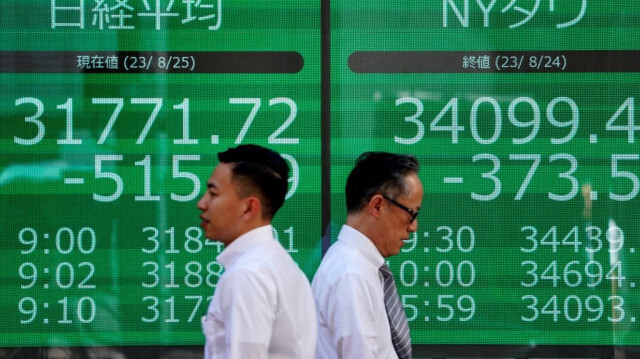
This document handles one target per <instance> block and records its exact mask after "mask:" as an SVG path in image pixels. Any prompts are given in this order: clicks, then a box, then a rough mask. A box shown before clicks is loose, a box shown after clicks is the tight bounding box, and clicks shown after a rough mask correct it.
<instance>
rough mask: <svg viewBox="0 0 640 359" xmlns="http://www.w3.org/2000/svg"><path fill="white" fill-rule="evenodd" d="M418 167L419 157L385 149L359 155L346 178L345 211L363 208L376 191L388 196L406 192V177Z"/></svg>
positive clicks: (395, 196)
mask: <svg viewBox="0 0 640 359" xmlns="http://www.w3.org/2000/svg"><path fill="white" fill-rule="evenodd" d="M419 170H420V165H419V164H418V160H417V159H416V158H415V157H414V156H411V155H398V154H394V153H388V152H365V153H363V154H361V155H360V157H358V159H357V160H356V165H355V167H354V168H353V170H351V173H350V174H349V177H348V178H347V186H346V188H345V193H346V197H347V213H354V212H357V211H360V210H362V209H363V208H364V207H365V205H366V204H367V203H368V202H369V201H370V200H371V198H372V197H373V196H374V195H376V194H378V193H380V194H385V195H387V196H390V197H391V198H397V197H399V196H401V195H405V196H407V195H409V194H410V193H409V192H408V191H409V189H408V188H407V186H406V182H405V176H407V175H408V174H410V173H416V174H417V173H418V171H419Z"/></svg>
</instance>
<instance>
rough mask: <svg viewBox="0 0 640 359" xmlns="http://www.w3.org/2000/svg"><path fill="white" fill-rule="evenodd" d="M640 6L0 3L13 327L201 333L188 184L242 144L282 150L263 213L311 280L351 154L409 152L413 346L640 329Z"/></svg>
mask: <svg viewBox="0 0 640 359" xmlns="http://www.w3.org/2000/svg"><path fill="white" fill-rule="evenodd" d="M639 12H640V6H639V5H638V4H637V3H635V2H634V1H631V0H615V1H613V2H604V1H594V0H572V1H568V0H536V1H529V0H475V1H474V0H471V1H468V0H437V1H417V0H408V1H402V2H399V3H389V2H379V1H371V0H362V1H346V0H335V1H329V0H315V1H308V0H303V1H300V0H296V1H294V0H278V1H271V2H260V1H249V0H241V1H234V2H224V1H220V0H202V1H187V0H185V1H169V0H122V1H121V0H104V1H89V0H41V1H29V2H24V1H15V0H10V1H2V2H0V44H1V45H0V119H1V120H2V124H1V125H0V126H1V128H2V131H1V132H0V208H1V213H2V215H1V216H0V227H1V228H2V229H3V231H2V233H3V235H4V236H3V239H4V241H3V244H2V245H1V246H0V253H1V254H3V255H4V256H5V257H6V259H5V260H4V261H2V262H1V263H0V270H1V272H2V277H1V278H0V289H1V290H3V291H4V293H5V295H4V296H3V297H2V299H0V307H1V308H2V309H3V310H4V312H5V313H7V315H6V317H7V318H6V320H5V321H6V323H7V324H6V325H5V326H4V327H3V329H2V330H0V332H1V333H2V335H1V336H0V347H17V348H19V347H56V346H78V347H85V346H86V347H90V346H117V345H120V346H172V345H176V346H201V345H202V344H203V341H204V337H203V335H202V332H201V327H200V317H201V316H202V315H203V314H204V313H205V312H206V308H207V305H208V303H209V301H210V299H211V296H212V295H213V293H214V291H215V287H216V283H217V280H218V278H219V277H220V276H221V275H222V273H223V272H224V268H223V267H222V266H221V265H220V263H218V262H217V261H216V260H215V258H216V256H217V254H219V253H220V251H221V250H222V249H223V247H222V245H221V244H219V243H214V242H210V241H207V240H206V239H205V238H204V235H203V233H202V230H201V229H200V227H199V226H198V223H199V220H198V217H197V216H198V214H199V211H198V210H197V208H196V203H197V200H198V199H199V197H200V196H201V195H202V193H203V192H204V190H205V186H206V179H207V178H208V177H209V175H210V173H211V171H212V170H213V168H214V166H215V165H216V164H217V159H216V154H217V153H218V152H220V151H224V150H226V149H227V148H229V147H234V146H236V145H238V144H246V143H255V144H258V145H263V146H266V147H269V148H271V149H273V150H276V151H278V152H279V153H281V154H282V155H283V157H284V158H285V159H286V160H287V162H288V163H289V165H290V167H291V178H290V185H289V191H288V193H287V199H286V203H285V205H284V206H283V208H282V209H281V210H280V212H279V213H278V214H277V215H276V217H275V220H274V223H273V224H274V229H275V236H276V238H277V239H278V240H279V241H280V242H281V243H282V245H283V246H284V248H285V249H287V251H288V252H289V253H291V255H292V257H293V258H294V260H295V261H296V262H297V263H298V265H299V266H300V267H301V269H302V270H303V271H304V272H305V274H306V275H307V276H308V278H309V279H312V278H313V275H314V274H315V270H316V269H317V267H318V265H319V263H320V260H321V257H322V253H323V251H324V250H326V249H327V248H328V246H329V245H330V243H331V240H335V237H336V235H337V232H338V230H339V228H340V226H341V224H342V223H344V221H345V218H346V213H345V205H344V203H345V200H344V187H345V181H346V178H347V176H348V173H349V171H350V170H351V169H352V168H353V165H354V161H355V159H356V158H357V157H358V156H359V155H360V154H361V153H362V152H365V151H376V150H379V151H389V152H395V153H409V154H413V155H415V156H416V157H418V159H419V161H420V163H421V171H420V174H419V175H420V178H421V180H422V183H423V185H424V188H425V195H424V200H423V203H422V208H421V211H420V213H421V214H420V216H419V217H418V223H419V226H418V231H417V232H416V233H414V234H413V236H412V237H411V238H410V239H409V240H408V241H407V242H406V245H405V246H404V247H403V249H402V252H401V253H400V254H399V255H397V256H394V257H391V258H389V263H390V267H391V269H392V271H393V272H394V273H395V277H396V283H397V285H398V287H399V293H400V297H401V300H402V302H403V304H404V307H405V311H406V314H407V317H408V319H409V324H410V327H411V336H412V342H413V344H414V349H415V350H414V352H420V351H421V350H423V349H424V350H425V353H428V354H429V355H426V356H428V357H432V356H434V355H435V354H441V353H439V352H437V350H443V352H442V354H443V355H440V356H447V355H449V356H459V355H457V354H463V353H464V350H465V348H472V349H471V350H474V349H478V348H487V347H501V348H506V347H509V346H516V347H520V348H522V347H525V348H540V347H556V348H559V347H566V346H570V347H572V348H576V347H584V348H589V347H595V346H611V347H614V346H615V347H628V348H630V347H634V348H638V347H640V332H639V331H638V330H637V327H638V323H637V321H639V320H640V317H639V316H640V300H639V299H638V298H639V296H638V289H637V288H638V285H639V284H640V271H639V269H638V266H637V265H636V263H637V262H638V260H639V259H640V258H639V257H638V255H639V253H640V243H639V242H638V240H639V238H640V222H639V221H638V213H640V146H639V145H638V143H639V142H640V120H638V119H637V116H636V112H635V107H636V105H639V104H640V92H639V90H638V89H639V87H638V84H639V83H640V42H639V40H638V39H640V28H639V27H638V26H637V15H638V14H639ZM447 345H451V346H454V348H455V350H454V349H449V350H448V351H447V349H446V348H445V347H444V346H447ZM443 348H444V349H443ZM434 350H435V351H436V352H434ZM434 353H435V354H434ZM485 353H488V352H485ZM492 353H497V354H495V356H502V357H504V356H505V355H506V356H507V357H517V356H518V355H520V354H514V353H515V352H508V350H507V349H505V351H501V349H498V350H497V351H494V352H492ZM518 353H519V352H518ZM553 353H557V352H553ZM474 355H475V354H474ZM523 356H526V355H523ZM576 356H580V355H576ZM585 356H588V355H585ZM595 356H598V355H591V356H590V357H595ZM605 356H606V355H605Z"/></svg>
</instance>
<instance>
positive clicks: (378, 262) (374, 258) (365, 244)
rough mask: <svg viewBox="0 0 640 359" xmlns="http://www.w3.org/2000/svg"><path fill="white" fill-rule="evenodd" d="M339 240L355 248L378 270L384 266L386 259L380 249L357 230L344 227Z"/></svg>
mask: <svg viewBox="0 0 640 359" xmlns="http://www.w3.org/2000/svg"><path fill="white" fill-rule="evenodd" d="M338 240H340V241H342V242H344V243H345V244H347V245H350V246H352V247H355V248H356V249H357V250H358V251H359V252H360V253H362V255H363V256H364V258H366V259H367V260H368V261H369V262H371V264H372V265H374V266H375V267H376V268H380V266H382V264H384V257H383V256H382V254H380V251H379V250H378V248H376V246H375V245H374V244H373V242H371V239H369V238H368V237H367V236H365V235H364V234H362V233H361V232H360V231H358V230H357V229H355V228H353V227H350V226H348V225H346V224H345V225H343V226H342V228H341V229H340V233H339V234H338Z"/></svg>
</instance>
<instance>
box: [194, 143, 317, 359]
mask: <svg viewBox="0 0 640 359" xmlns="http://www.w3.org/2000/svg"><path fill="white" fill-rule="evenodd" d="M218 159H219V160H220V163H219V164H218V165H217V166H216V168H215V169H214V171H213V174H212V175H211V177H210V178H209V180H208V182H207V192H206V193H205V194H204V195H203V197H202V198H201V199H200V201H199V202H198V209H200V210H201V211H202V214H201V215H200V218H201V219H202V223H201V227H202V228H203V229H204V232H205V235H206V237H207V238H208V239H210V240H214V241H220V242H222V243H224V245H225V248H224V250H223V251H222V252H221V253H220V254H219V255H218V257H217V259H218V261H219V262H220V263H221V264H222V265H223V266H224V267H225V273H224V274H223V275H222V276H221V277H220V279H219V281H218V283H217V286H216V290H215V293H214V295H213V299H212V300H211V303H210V305H209V309H208V311H207V314H206V315H205V316H204V317H203V318H202V329H203V332H204V335H205V348H204V357H205V359H214V358H225V359H247V358H251V359H254V358H273V359H276V358H277V359H288V358H291V359H293V358H296V359H297V358H312V357H313V353H314V350H315V346H316V340H317V321H316V317H315V307H314V300H313V295H312V293H311V288H310V286H309V281H308V280H307V278H306V276H305V275H304V273H302V271H301V270H300V269H299V268H298V266H297V265H296V263H295V262H294V261H293V259H291V257H290V256H289V254H288V253H287V252H286V251H285V250H284V248H282V246H281V245H280V243H279V242H278V241H277V240H275V239H274V236H273V228H272V227H271V219H272V218H273V216H274V215H275V213H276V212H277V211H278V209H279V208H280V207H281V206H282V204H283V203H284V198H285V195H286V193H287V185H288V182H287V179H288V176H289V166H288V165H287V163H286V161H285V160H284V159H283V158H282V157H281V156H280V155H279V154H277V153H276V152H273V151H271V150H268V149H266V148H263V147H260V146H256V145H241V146H238V147H236V148H232V149H229V150H227V151H225V152H222V153H219V154H218Z"/></svg>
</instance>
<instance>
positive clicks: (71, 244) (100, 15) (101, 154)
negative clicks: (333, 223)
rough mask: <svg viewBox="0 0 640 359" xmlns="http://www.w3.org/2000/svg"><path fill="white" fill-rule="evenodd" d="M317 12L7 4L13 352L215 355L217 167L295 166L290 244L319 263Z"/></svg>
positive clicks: (6, 287)
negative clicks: (206, 209)
mask: <svg viewBox="0 0 640 359" xmlns="http://www.w3.org/2000/svg"><path fill="white" fill-rule="evenodd" d="M319 19H320V3H319V1H289V0H286V1H275V2H255V1H235V2H222V1H219V0H203V1H165V0H149V1H147V0H140V1H138V0H135V1H133V0H125V1H111V0H107V1H98V2H96V1H88V0H52V1H50V0H46V1H30V2H28V3H25V2H22V1H3V2H2V3H1V4H0V23H1V24H2V25H1V26H2V28H1V29H0V40H1V41H0V42H1V43H2V45H1V47H0V49H1V51H0V59H1V60H0V94H1V95H0V118H1V119H2V132H1V137H0V208H1V212H2V216H0V226H1V227H2V228H3V231H2V233H3V244H2V246H1V253H2V255H3V256H4V257H5V258H6V259H5V260H4V261H3V262H2V264H0V268H1V269H2V273H3V274H2V279H1V280H0V289H2V291H3V292H4V293H5V295H3V296H2V299H1V300H0V306H1V307H2V309H3V310H4V311H5V313H6V314H7V318H6V319H7V320H6V325H4V326H3V329H2V330H1V331H2V335H1V336H0V346H2V347H47V346H108V345H121V346H128V345H134V346H158V345H181V346H185V345H196V346H197V345H202V344H203V342H204V336H203V334H202V329H201V324H200V318H201V317H202V316H203V315H204V314H205V313H206V310H207V307H208V304H209V302H210V299H211V297H212V295H213V293H214V290H215V287H216V283H217V281H218V278H219V277H220V276H221V275H222V273H223V267H222V266H221V264H220V263H218V262H217V261H216V256H217V255H218V254H219V253H220V251H221V250H222V249H223V246H222V244H221V243H215V242H211V241H208V240H206V238H205V237H204V234H203V230H202V229H201V228H200V227H199V222H200V220H199V219H198V215H199V212H200V211H199V210H198V209H197V208H196V203H197V201H198V199H199V198H200V196H201V195H202V194H203V193H204V191H205V187H206V181H207V179H208V178H209V176H210V174H211V172H212V170H213V168H214V167H215V165H216V164H217V163H218V161H217V157H216V154H217V153H218V152H220V151H224V150H226V149H228V148H229V147H235V146H236V145H239V144H245V143H254V144H259V145H263V146H266V147H269V148H271V149H273V150H275V151H278V152H279V153H281V154H282V155H283V157H284V158H285V159H286V161H287V162H288V164H289V165H290V168H291V172H290V180H289V182H290V184H289V191H288V193H287V200H286V204H285V205H284V206H283V208H282V210H281V211H280V212H279V213H278V214H277V216H276V218H275V220H274V223H273V225H274V229H275V237H276V238H277V239H278V240H279V241H280V242H281V243H282V245H283V246H284V248H285V249H287V251H288V252H289V253H290V254H291V255H292V257H293V258H294V259H295V260H296V261H297V262H298V263H299V264H300V267H301V269H302V270H303V271H304V272H305V273H306V274H307V276H308V277H309V278H310V279H311V278H312V276H313V274H314V272H315V269H316V268H317V266H318V264H319V262H320V238H321V236H322V231H321V226H320V222H319V218H320V210H321V205H320V199H321V197H320V196H321V193H320V188H321V184H320V177H319V176H318V175H317V173H319V172H320V162H321V152H320V151H321V148H320V145H321V140H320V136H319V133H320V125H321V124H320V98H321V94H320V81H319V78H320V28H319V27H318V26H317V25H318V23H319Z"/></svg>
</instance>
